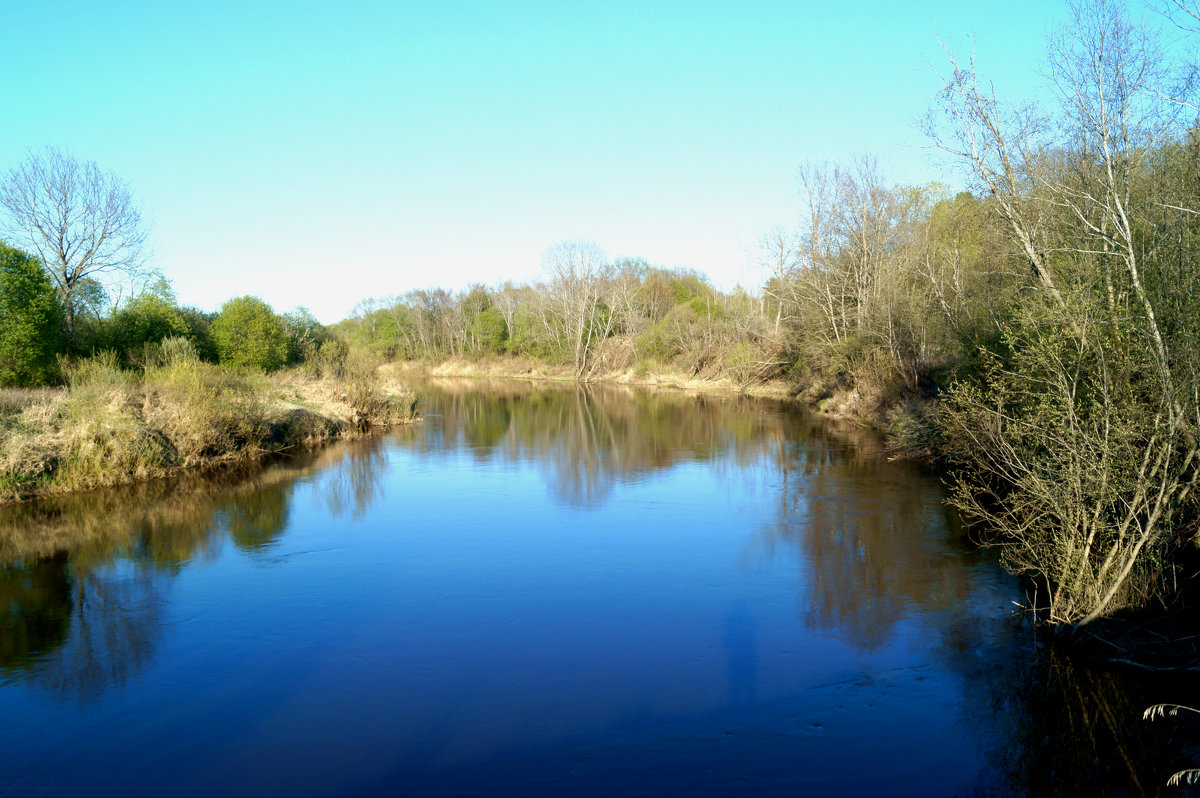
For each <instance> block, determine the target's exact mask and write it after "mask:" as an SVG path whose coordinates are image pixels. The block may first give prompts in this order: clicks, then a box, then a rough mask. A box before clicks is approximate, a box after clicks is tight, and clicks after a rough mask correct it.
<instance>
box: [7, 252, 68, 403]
mask: <svg viewBox="0 0 1200 798" xmlns="http://www.w3.org/2000/svg"><path fill="white" fill-rule="evenodd" d="M61 324H62V314H61V312H60V309H59V304H58V299H57V297H56V296H55V293H54V286H53V285H51V283H50V279H49V278H48V277H47V276H46V273H45V272H44V271H43V270H42V265H41V264H40V263H39V262H38V261H37V260H36V259H35V258H33V257H32V256H30V255H28V254H26V253H24V252H21V251H20V250H17V249H13V248H12V247H9V246H8V245H6V244H4V243H3V242H0V385H35V384H38V383H41V382H45V381H46V380H47V379H48V378H49V377H50V375H51V373H52V372H53V368H54V356H55V353H56V352H57V351H58V348H59V335H60V327H61Z"/></svg>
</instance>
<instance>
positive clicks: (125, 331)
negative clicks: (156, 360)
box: [108, 280, 189, 365]
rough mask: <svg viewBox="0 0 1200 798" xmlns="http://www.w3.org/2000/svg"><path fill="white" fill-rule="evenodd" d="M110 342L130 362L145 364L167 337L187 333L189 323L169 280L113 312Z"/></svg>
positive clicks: (160, 282)
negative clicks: (156, 347) (147, 356)
mask: <svg viewBox="0 0 1200 798" xmlns="http://www.w3.org/2000/svg"><path fill="white" fill-rule="evenodd" d="M109 329H110V333H109V342H108V345H109V346H111V347H112V348H113V349H116V350H117V351H118V352H121V353H122V354H123V355H124V356H125V360H126V362H127V363H131V364H137V365H145V357H146V355H147V354H150V355H152V354H153V352H154V350H155V345H157V344H158V343H159V342H160V341H162V340H163V339H164V338H171V337H176V336H185V335H187V334H188V332H189V330H188V324H187V321H186V320H185V319H184V316H183V314H182V313H180V312H179V307H178V306H177V305H176V304H175V296H174V294H173V293H172V292H171V288H170V286H169V285H168V284H167V281H166V280H159V281H158V283H157V284H155V285H154V286H153V287H151V288H150V289H149V290H147V291H143V292H142V293H141V294H139V295H138V296H136V297H134V298H133V299H131V300H129V301H128V302H127V303H125V305H124V306H123V307H122V308H121V309H120V310H118V311H117V312H116V313H115V314H113V317H112V321H111V323H110V325H109Z"/></svg>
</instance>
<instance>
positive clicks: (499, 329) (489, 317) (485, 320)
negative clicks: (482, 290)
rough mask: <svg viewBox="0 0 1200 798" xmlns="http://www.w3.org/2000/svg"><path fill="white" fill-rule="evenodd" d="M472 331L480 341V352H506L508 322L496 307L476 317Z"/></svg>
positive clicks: (496, 353) (495, 353)
mask: <svg viewBox="0 0 1200 798" xmlns="http://www.w3.org/2000/svg"><path fill="white" fill-rule="evenodd" d="M472 332H473V333H474V334H475V340H476V341H477V342H478V343H479V349H480V353H481V354H484V355H500V354H503V353H504V347H505V344H506V343H507V342H508V324H507V323H506V322H505V321H504V316H503V315H501V313H500V311H498V310H496V309H495V308H487V309H485V310H483V311H481V312H480V313H479V315H478V316H476V317H475V322H474V324H472Z"/></svg>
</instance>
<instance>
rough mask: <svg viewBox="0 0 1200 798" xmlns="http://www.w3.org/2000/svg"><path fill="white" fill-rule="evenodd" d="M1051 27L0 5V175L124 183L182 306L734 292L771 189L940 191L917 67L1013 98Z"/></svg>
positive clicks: (894, 10) (851, 14) (792, 192)
mask: <svg viewBox="0 0 1200 798" xmlns="http://www.w3.org/2000/svg"><path fill="white" fill-rule="evenodd" d="M1064 11H1065V7H1064V6H1063V5H1061V4H1059V3H1057V2H1049V1H1047V2H1037V1H1033V0H1017V1H1015V2H1006V3H995V4H986V7H985V4H982V3H963V2H961V0H937V1H934V0H928V1H922V0H916V1H915V2H908V3H896V2H857V3H828V2H820V3H818V2H811V3H808V2H778V3H775V2H754V0H741V2H694V1H693V2H679V3H667V2H660V3H654V2H644V1H643V2H623V1H614V0H608V1H607V2H603V3H591V4H583V3H570V2H566V3H564V2H544V3H539V2H504V3H486V4H485V3H465V2H453V1H451V2H429V1H428V0H425V2H416V3H401V2H378V3H372V2H343V3H337V4H335V3H300V2H278V3H269V2H253V0H251V1H250V2H202V3H164V2H145V3H122V2H115V1H114V2H91V3H56V2H40V3H17V2H15V0H0V30H2V31H3V35H4V45H3V47H0V75H3V76H4V78H3V81H2V83H0V98H2V99H3V113H4V117H5V122H4V124H3V125H0V168H3V169H5V170H6V169H7V168H9V167H11V166H13V165H14V164H16V163H17V162H18V161H20V160H21V159H22V158H23V157H25V154H26V153H27V151H29V150H30V149H34V150H37V149H41V148H42V147H43V146H45V145H47V144H53V145H57V146H61V147H65V148H67V149H69V150H71V151H72V152H74V153H75V154H76V155H77V156H79V157H80V158H83V159H90V160H95V161H97V162H99V164H100V165H101V166H102V167H105V168H108V169H111V170H113V171H115V172H117V173H118V174H120V175H121V176H123V177H124V178H125V179H126V180H127V181H128V182H129V183H130V185H131V187H132V188H133V190H134V192H135V193H136V195H137V196H138V198H139V199H140V200H141V202H142V204H143V206H144V208H145V210H146V212H147V215H148V216H149V217H150V218H151V219H152V220H153V222H154V226H153V229H152V235H151V238H152V243H153V246H154V249H155V251H156V262H157V264H158V266H159V267H160V268H161V269H162V270H163V272H164V273H165V274H166V276H167V277H168V278H169V279H170V280H171V281H172V283H173V284H174V286H175V289H176V292H177V293H178V295H179V299H180V301H182V302H184V303H187V304H195V305H199V306H200V307H204V308H207V309H215V308H216V307H217V306H219V304H220V303H221V302H222V301H223V300H225V299H228V298H230V297H232V296H236V295H240V294H247V293H250V294H257V295H259V296H261V297H263V298H264V299H266V300H267V301H269V302H271V303H272V304H273V305H274V306H275V307H276V309H277V310H281V311H282V310H288V309H290V308H292V307H294V306H296V305H306V306H308V307H310V308H312V310H313V311H314V312H315V313H316V315H317V316H318V318H320V319H321V320H322V321H325V322H332V321H336V320H337V319H339V318H342V317H343V316H344V315H345V314H346V313H347V312H348V311H349V309H350V308H351V307H352V306H353V305H354V304H355V303H356V302H357V301H358V300H360V299H362V298H364V297H367V296H377V295H383V294H391V293H399V292H402V291H405V290H408V289H410V288H419V287H428V286H432V285H442V286H445V287H449V288H459V287H463V286H465V285H467V284H468V283H470V282H476V281H478V282H484V283H488V284H494V283H497V282H499V281H501V280H504V279H513V280H529V279H533V278H536V277H537V275H538V273H539V268H540V258H541V253H542V252H543V250H545V249H546V248H547V247H548V246H550V245H552V244H554V243H556V242H558V241H562V240H565V239H570V238H588V239H591V240H594V241H595V242H597V243H598V244H599V245H600V246H601V247H603V248H604V249H605V250H606V251H607V252H608V253H609V254H611V255H614V256H620V255H628V256H641V257H645V258H646V259H648V260H649V261H651V262H652V263H656V264H661V265H667V266H675V265H682V266H690V267H693V268H697V269H700V270H701V271H704V272H706V273H708V274H710V275H711V276H712V277H713V278H714V280H715V281H716V282H717V283H718V284H719V285H722V286H723V287H729V286H732V285H733V284H734V283H735V282H739V281H740V282H743V283H745V284H756V283H757V282H758V281H759V275H758V273H757V272H756V271H755V270H754V269H753V268H752V267H750V266H749V264H748V252H749V250H750V249H751V247H752V245H753V243H754V241H755V239H756V238H757V237H758V236H759V235H760V234H761V233H762V232H763V231H764V230H765V229H766V228H768V227H770V226H771V225H773V224H782V223H791V222H793V221H794V219H795V216H796V213H797V210H798V199H797V192H796V180H795V174H796V168H797V166H798V165H799V164H801V163H802V162H805V161H809V160H826V159H832V160H846V159H849V158H850V157H852V156H853V155H855V154H857V153H861V152H871V153H875V154H876V155H878V156H879V157H880V159H881V161H882V162H883V163H884V164H885V165H886V166H887V167H888V171H889V174H890V175H891V176H892V178H893V179H894V180H895V181H896V182H903V183H914V182H926V181H929V180H935V179H942V180H945V181H946V182H955V180H956V179H955V178H954V177H953V176H952V175H944V174H942V172H941V170H940V169H939V168H938V166H937V165H936V163H935V162H934V161H933V160H931V158H930V153H929V152H928V150H927V149H925V147H926V143H925V141H924V140H923V138H922V136H921V134H920V133H919V131H918V129H917V127H916V121H917V119H919V117H920V116H921V115H922V114H923V113H924V112H925V110H926V109H927V108H928V106H929V103H930V100H931V98H932V97H933V95H934V93H935V92H936V90H937V87H938V84H937V80H936V78H935V77H934V76H933V75H932V74H931V73H930V71H929V68H928V65H927V64H928V63H934V64H935V65H938V66H941V65H943V64H944V57H943V55H942V53H941V49H940V46H939V44H938V42H937V39H936V36H937V35H940V36H941V37H942V38H943V39H944V40H945V41H946V42H947V43H948V44H950V45H951V46H952V47H953V48H954V49H955V50H956V51H958V52H960V53H966V52H967V51H969V49H970V46H971V45H970V37H971V36H972V35H973V36H975V37H976V40H977V43H976V49H977V54H978V61H979V64H980V69H981V71H982V72H984V73H986V74H988V75H991V76H993V77H994V78H995V79H996V80H997V82H998V83H999V84H1000V85H1002V86H1003V87H1004V88H1005V89H1006V90H1007V91H1008V92H1009V93H1011V94H1014V95H1017V96H1021V95H1028V94H1031V93H1032V92H1034V91H1036V86H1037V85H1038V78H1037V76H1036V69H1037V67H1038V64H1039V61H1040V59H1041V52H1042V50H1043V45H1044V36H1045V33H1046V30H1047V28H1048V26H1049V25H1051V24H1052V23H1053V22H1055V21H1056V20H1058V19H1060V18H1061V17H1062V16H1063V15H1064Z"/></svg>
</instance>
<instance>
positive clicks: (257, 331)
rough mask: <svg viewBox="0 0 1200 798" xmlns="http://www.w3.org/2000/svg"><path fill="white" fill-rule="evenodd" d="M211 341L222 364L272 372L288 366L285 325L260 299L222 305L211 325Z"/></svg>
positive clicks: (246, 297) (239, 299)
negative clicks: (285, 365) (286, 364)
mask: <svg viewBox="0 0 1200 798" xmlns="http://www.w3.org/2000/svg"><path fill="white" fill-rule="evenodd" d="M212 337H213V342H214V343H215V344H216V348H217V356H218V357H219V358H220V361H221V362H222V363H228V364H230V365H233V366H238V367H241V368H251V369H260V370H262V371H273V370H275V369H277V368H279V367H280V366H282V365H283V364H284V363H286V362H287V356H288V335H287V330H286V328H285V327H284V324H283V321H282V320H281V319H280V318H279V316H277V315H275V311H273V310H272V309H271V306H270V305H268V304H267V303H266V302H263V301H262V300H261V299H259V298H258V297H253V296H242V297H237V298H236V299H231V300H229V301H228V302H226V303H225V304H224V305H222V306H221V312H220V313H219V314H217V318H216V319H214V320H213V323H212Z"/></svg>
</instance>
